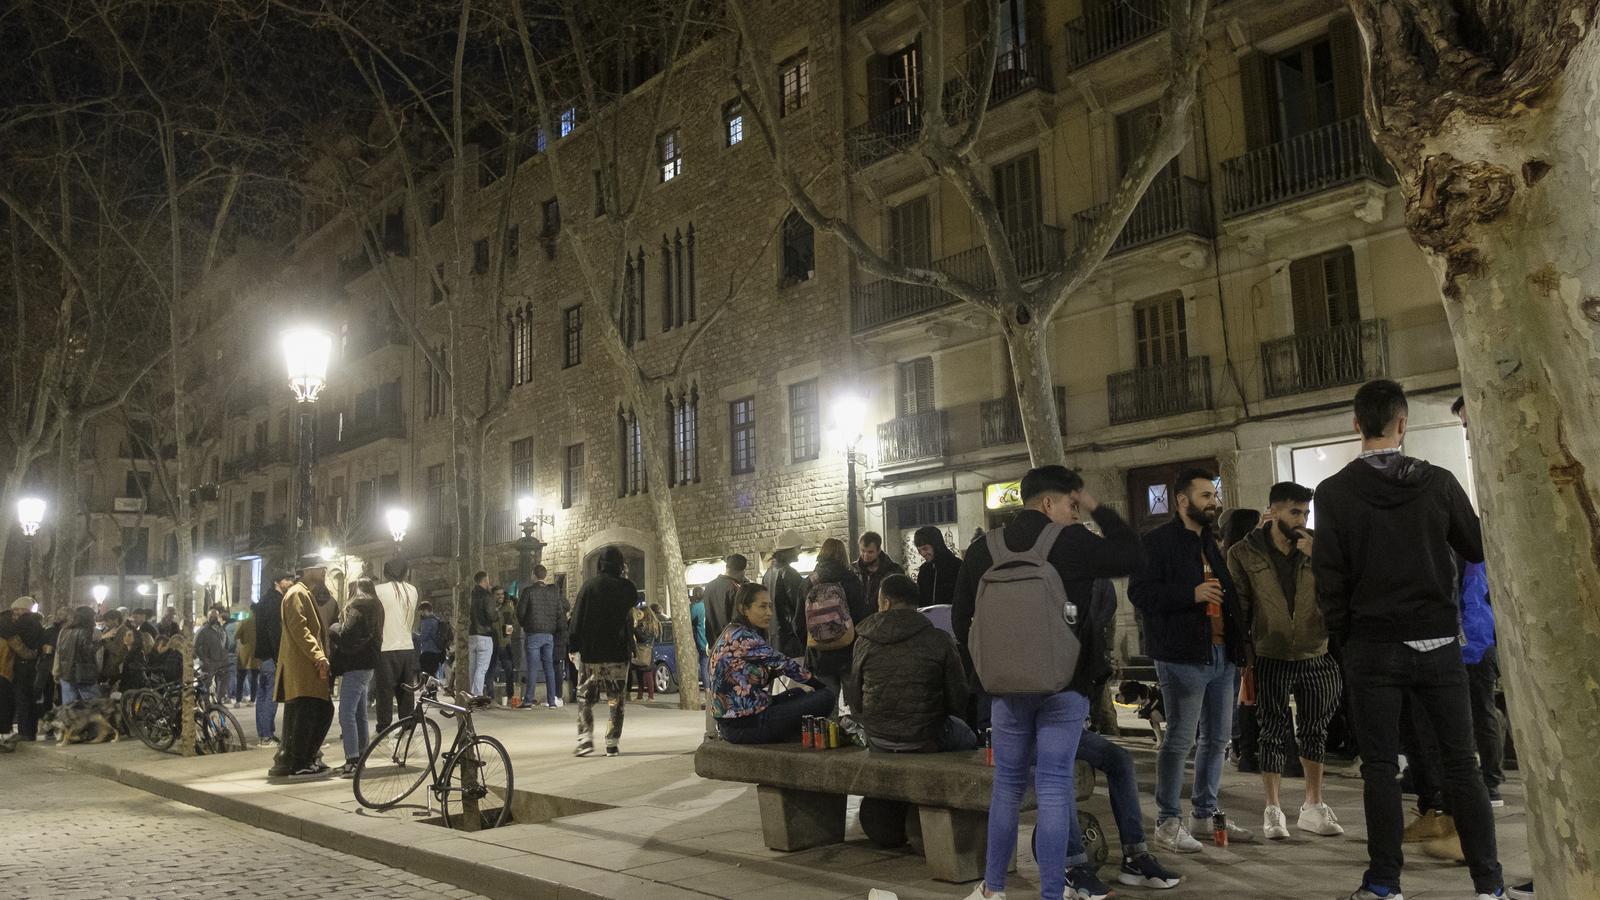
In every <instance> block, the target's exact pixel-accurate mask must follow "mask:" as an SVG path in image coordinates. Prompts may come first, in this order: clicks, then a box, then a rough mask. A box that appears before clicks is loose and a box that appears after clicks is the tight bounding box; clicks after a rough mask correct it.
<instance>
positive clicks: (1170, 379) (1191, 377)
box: [1106, 356, 1211, 425]
mask: <svg viewBox="0 0 1600 900" xmlns="http://www.w3.org/2000/svg"><path fill="white" fill-rule="evenodd" d="M1106 395H1107V404H1108V406H1109V407H1110V412H1111V424H1113V425H1126V424H1128V423H1130V422H1143V421H1145V420H1147V419H1159V418H1161V417H1162V416H1175V415H1178V414H1180V413H1186V412H1195V411H1197V410H1202V409H1210V408H1211V357H1209V356H1191V357H1188V358H1186V359H1181V360H1179V361H1177V362H1175V363H1167V364H1165V365H1160V366H1147V367H1145V368H1142V369H1132V370H1129V371H1127V372H1115V373H1113V374H1111V375H1107V376H1106Z"/></svg>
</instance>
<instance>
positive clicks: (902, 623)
mask: <svg viewBox="0 0 1600 900" xmlns="http://www.w3.org/2000/svg"><path fill="white" fill-rule="evenodd" d="M877 599H878V613H877V614H876V615H873V616H871V617H869V618H867V619H866V621H864V622H861V623H860V624H858V625H857V626H856V644H855V660H854V664H853V665H852V667H851V670H850V677H849V678H848V679H847V681H846V683H845V698H846V699H847V700H848V701H849V703H850V709H851V710H853V711H854V713H855V716H856V719H857V721H859V722H860V723H861V726H862V728H863V729H864V730H865V731H866V733H867V746H869V747H870V748H871V749H873V750H883V751H888V752H894V753H942V752H947V751H952V750H975V749H977V746H978V738H977V735H975V734H973V733H972V729H971V728H969V727H968V726H967V723H966V722H963V721H962V720H961V719H960V718H958V717H957V714H958V713H960V712H962V711H963V710H965V709H966V708H967V678H966V675H965V674H964V673H963V670H962V666H961V656H960V654H959V653H958V652H957V651H956V642H955V639H954V638H952V637H951V636H950V635H949V634H946V633H945V632H943V631H940V630H939V629H938V628H936V627H935V626H934V624H933V622H931V621H929V620H928V617H927V616H925V615H923V614H922V613H921V612H918V611H917V602H918V593H917V583H916V582H915V581H912V580H911V579H910V578H908V577H906V576H905V575H890V576H888V577H887V578H885V579H884V580H883V583H882V584H881V585H880V586H879V588H878V598H877Z"/></svg>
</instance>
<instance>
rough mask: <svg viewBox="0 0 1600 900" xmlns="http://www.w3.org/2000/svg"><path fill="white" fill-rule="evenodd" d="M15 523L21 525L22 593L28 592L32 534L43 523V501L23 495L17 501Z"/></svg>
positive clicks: (35, 532) (31, 557)
mask: <svg viewBox="0 0 1600 900" xmlns="http://www.w3.org/2000/svg"><path fill="white" fill-rule="evenodd" d="M17 524H19V525H21V526H22V538H23V542H22V593H23V594H24V595H27V593H28V581H29V578H30V576H31V575H32V574H33V536H34V535H36V534H38V533H39V526H40V525H43V524H44V501H43V500H41V499H39V498H38V497H23V498H22V499H21V500H18V501H17Z"/></svg>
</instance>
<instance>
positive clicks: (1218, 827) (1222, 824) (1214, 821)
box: [1211, 813, 1228, 847]
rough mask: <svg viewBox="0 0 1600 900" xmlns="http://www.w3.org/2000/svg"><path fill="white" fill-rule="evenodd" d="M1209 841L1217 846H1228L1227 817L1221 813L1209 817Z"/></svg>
mask: <svg viewBox="0 0 1600 900" xmlns="http://www.w3.org/2000/svg"><path fill="white" fill-rule="evenodd" d="M1211 843H1213V844H1216V845H1217V846H1218V847H1226V846H1228V817H1227V816H1226V815H1225V814H1223V813H1217V814H1216V815H1214V816H1212V817H1211Z"/></svg>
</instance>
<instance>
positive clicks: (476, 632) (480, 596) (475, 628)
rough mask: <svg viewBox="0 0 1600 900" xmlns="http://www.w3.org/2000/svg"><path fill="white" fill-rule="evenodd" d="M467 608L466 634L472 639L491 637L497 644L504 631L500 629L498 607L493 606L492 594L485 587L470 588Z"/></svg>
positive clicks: (475, 586)
mask: <svg viewBox="0 0 1600 900" xmlns="http://www.w3.org/2000/svg"><path fill="white" fill-rule="evenodd" d="M468 604H469V605H468V607H467V634H469V635H471V636H472V637H492V638H494V639H495V642H496V643H498V642H499V641H500V640H501V639H503V638H504V637H505V629H504V628H502V627H500V623H499V621H498V619H499V615H498V614H499V607H497V606H496V605H495V601H494V594H493V593H492V592H491V591H490V590H489V589H488V588H486V587H482V586H480V585H476V584H475V585H473V586H472V598H471V599H470V600H469V601H468Z"/></svg>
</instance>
